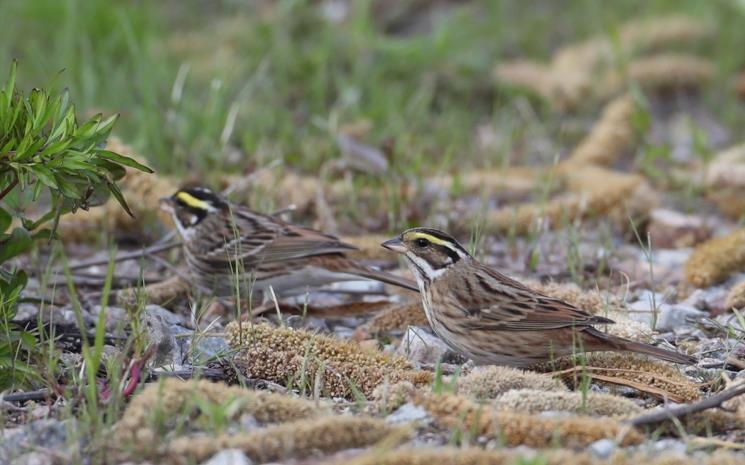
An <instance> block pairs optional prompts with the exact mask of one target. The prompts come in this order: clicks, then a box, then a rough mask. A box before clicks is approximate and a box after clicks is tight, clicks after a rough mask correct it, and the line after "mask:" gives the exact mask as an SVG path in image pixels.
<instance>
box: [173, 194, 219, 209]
mask: <svg viewBox="0 0 745 465" xmlns="http://www.w3.org/2000/svg"><path fill="white" fill-rule="evenodd" d="M176 198H177V199H179V200H180V201H182V202H184V203H185V204H186V205H188V206H190V207H193V208H199V209H202V210H209V209H211V208H212V206H211V205H210V204H209V203H207V202H205V201H204V200H199V199H198V198H196V197H194V196H193V195H191V194H189V193H187V192H179V193H178V194H176Z"/></svg>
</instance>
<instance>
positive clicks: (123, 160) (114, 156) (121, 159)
mask: <svg viewBox="0 0 745 465" xmlns="http://www.w3.org/2000/svg"><path fill="white" fill-rule="evenodd" d="M98 155H99V156H100V157H101V158H105V159H107V160H111V161H113V162H114V163H118V164H120V165H124V166H129V167H130V168H135V169H138V170H140V171H144V172H145V173H154V171H153V170H152V169H150V168H149V167H147V166H145V165H143V164H142V163H138V162H137V161H136V160H134V159H132V158H130V157H126V156H124V155H119V154H118V153H115V152H112V151H110V150H99V151H98Z"/></svg>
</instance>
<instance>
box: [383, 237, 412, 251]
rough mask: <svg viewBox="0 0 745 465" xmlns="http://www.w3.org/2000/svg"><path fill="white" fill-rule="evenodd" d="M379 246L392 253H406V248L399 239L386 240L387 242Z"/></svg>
mask: <svg viewBox="0 0 745 465" xmlns="http://www.w3.org/2000/svg"><path fill="white" fill-rule="evenodd" d="M380 245H382V246H383V247H385V248H386V249H388V250H392V251H394V252H398V253H406V246H404V243H403V242H402V241H401V238H400V237H394V238H393V239H388V240H387V241H385V242H383V243H382V244H380Z"/></svg>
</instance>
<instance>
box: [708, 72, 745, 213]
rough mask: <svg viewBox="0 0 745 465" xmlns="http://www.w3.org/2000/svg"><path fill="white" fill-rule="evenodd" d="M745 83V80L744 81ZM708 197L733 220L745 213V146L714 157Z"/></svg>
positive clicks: (710, 172) (709, 175)
mask: <svg viewBox="0 0 745 465" xmlns="http://www.w3.org/2000/svg"><path fill="white" fill-rule="evenodd" d="M743 82H745V80H744V81H743ZM705 182H706V187H707V192H706V196H707V197H708V198H710V199H711V200H713V201H714V202H716V204H717V206H718V207H719V209H720V210H721V211H722V212H723V213H724V214H725V215H727V216H729V217H730V218H732V219H739V218H740V217H741V216H742V215H743V213H745V144H741V145H736V146H734V147H730V148H728V149H726V150H723V151H721V152H719V153H717V154H716V155H714V158H713V160H712V161H711V163H710V164H709V166H708V168H707V170H706V180H705Z"/></svg>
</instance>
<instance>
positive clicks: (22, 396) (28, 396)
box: [0, 388, 53, 404]
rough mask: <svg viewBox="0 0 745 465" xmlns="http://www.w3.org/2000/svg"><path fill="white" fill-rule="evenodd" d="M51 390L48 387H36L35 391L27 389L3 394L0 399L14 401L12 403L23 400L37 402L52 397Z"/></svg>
mask: <svg viewBox="0 0 745 465" xmlns="http://www.w3.org/2000/svg"><path fill="white" fill-rule="evenodd" d="M52 395H53V393H52V391H51V390H49V389H46V388H45V389H37V390H36V391H28V392H15V393H13V394H3V395H0V401H4V402H14V403H19V404H20V403H23V402H31V401H34V402H38V401H41V400H47V399H51V398H52Z"/></svg>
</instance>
